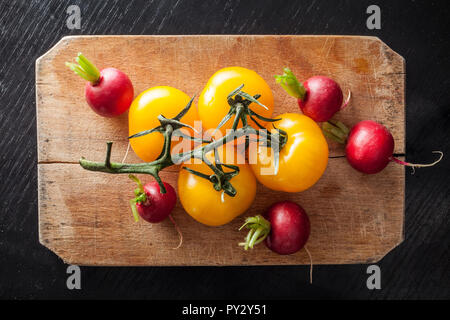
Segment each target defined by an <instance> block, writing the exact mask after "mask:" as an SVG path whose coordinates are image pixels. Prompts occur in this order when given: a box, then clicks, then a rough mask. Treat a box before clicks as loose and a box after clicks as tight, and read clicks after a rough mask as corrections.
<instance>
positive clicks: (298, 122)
mask: <svg viewBox="0 0 450 320" xmlns="http://www.w3.org/2000/svg"><path fill="white" fill-rule="evenodd" d="M241 84H245V86H244V89H243V90H244V91H245V92H246V93H248V94H251V95H256V94H259V95H261V96H260V98H259V99H258V101H260V102H261V103H262V104H263V105H265V106H266V107H267V109H265V108H263V107H261V106H260V105H257V104H255V103H252V104H251V105H250V107H251V109H252V110H253V111H255V112H256V113H258V114H260V115H261V116H263V117H265V118H270V117H271V116H272V113H273V109H274V98H273V94H272V91H271V90H270V87H269V85H268V84H267V83H266V82H265V81H264V79H263V78H262V77H261V76H260V75H258V74H257V73H256V72H254V71H252V70H249V69H246V68H242V67H230V68H224V69H221V70H219V71H217V72H216V73H215V74H214V75H212V77H211V78H210V79H209V81H208V82H207V84H206V86H205V88H204V89H203V91H202V93H201V95H200V97H199V99H198V111H197V108H196V106H195V105H193V106H192V107H191V109H190V110H189V112H187V114H186V115H185V116H184V117H183V118H182V122H183V123H186V124H188V125H190V126H194V121H195V120H200V121H201V123H202V126H203V129H205V130H208V129H209V130H214V129H215V128H217V126H218V124H219V123H220V122H221V120H222V119H223V117H224V116H225V115H226V114H227V113H228V111H229V109H230V106H229V104H228V102H227V96H228V94H229V93H230V92H231V91H233V90H234V89H236V88H237V87H238V86H239V85H241ZM189 100H190V97H189V96H188V95H187V94H185V93H184V92H182V91H180V90H178V89H175V88H172V87H154V88H150V89H148V90H146V91H144V92H142V93H141V94H140V95H139V96H138V97H137V98H136V99H135V100H134V101H133V103H132V105H131V107H130V110H129V134H130V135H133V134H136V133H138V132H141V131H144V130H149V129H152V128H154V127H156V126H158V125H159V121H158V119H157V117H158V115H160V114H162V115H163V116H164V117H166V118H171V117H174V116H175V115H177V114H178V113H179V112H180V111H181V110H182V109H183V108H184V107H185V106H186V105H187V103H188V102H189ZM277 118H281V120H280V121H277V122H276V128H277V129H281V130H283V131H285V132H286V134H287V141H286V143H285V145H284V146H283V147H282V148H281V150H280V151H279V164H278V170H277V171H276V170H275V164H274V163H275V161H274V155H273V150H272V149H271V148H270V147H268V146H263V145H259V144H257V143H252V144H251V145H250V148H249V149H250V150H252V151H251V152H248V156H247V157H245V155H242V154H239V152H238V151H237V150H236V149H237V148H236V145H235V144H234V143H228V144H226V145H225V146H223V147H221V148H219V158H220V160H221V162H222V163H225V164H229V165H236V166H238V167H239V174H237V175H236V176H234V177H233V178H232V179H231V181H230V182H231V184H232V185H233V187H234V188H235V189H236V195H235V196H234V197H231V196H228V195H224V192H223V191H216V190H215V189H214V187H213V184H212V183H211V182H210V181H209V180H206V179H204V178H202V177H199V176H198V175H195V174H193V173H192V172H191V171H188V170H185V169H183V168H180V173H179V177H178V196H179V198H180V202H181V204H182V205H183V207H184V209H185V210H186V212H187V213H188V214H189V215H191V216H192V217H193V218H194V219H195V220H197V221H199V222H201V223H203V224H206V225H209V226H220V225H223V224H226V223H228V222H230V221H231V220H233V219H234V218H236V217H237V216H239V215H240V214H242V213H243V212H245V211H246V210H247V209H248V208H249V207H250V206H251V204H252V202H253V200H254V198H255V195H256V180H258V181H259V182H260V183H262V184H263V185H264V186H266V187H268V188H270V189H273V190H279V191H285V192H300V191H304V190H306V189H308V188H310V187H311V186H312V185H314V184H315V183H316V182H317V181H318V180H319V178H320V177H321V176H322V174H323V173H324V171H325V169H326V166H327V163H328V144H327V142H326V140H325V137H324V136H323V134H322V131H321V129H320V127H319V126H318V125H317V124H316V123H315V122H314V121H313V120H312V119H310V118H308V117H307V116H304V115H301V114H297V113H286V114H282V115H280V116H277ZM248 124H249V125H252V126H253V127H254V128H255V129H259V128H258V127H257V126H256V124H254V123H253V122H252V121H251V120H248ZM261 124H262V125H264V126H266V127H267V129H270V128H272V124H270V123H267V124H266V123H264V122H261ZM231 125H232V120H231V121H228V122H227V123H226V124H225V125H224V126H222V127H221V129H220V130H221V132H222V134H223V135H225V134H226V130H227V129H230V128H231ZM130 141H131V147H132V148H133V150H134V152H135V153H136V154H137V155H138V156H139V157H140V158H141V159H142V160H144V161H146V162H150V161H153V160H155V159H156V158H157V157H158V156H159V154H160V153H161V150H162V148H163V144H164V140H163V136H162V135H161V134H160V133H159V132H154V133H151V134H148V135H145V136H141V137H138V138H133V139H131V140H130ZM175 145H176V143H173V144H172V148H173V147H174V146H175ZM230 153H233V154H234V156H231V157H227V156H226V155H227V154H230ZM207 158H208V159H210V161H211V162H214V154H213V152H210V153H208V154H207ZM183 167H187V168H188V169H192V170H195V171H197V172H201V173H203V174H205V175H208V176H209V175H212V174H213V172H212V170H211V169H210V168H209V167H208V166H207V165H206V164H205V163H195V162H194V163H187V164H185V165H183ZM227 170H229V169H227V168H225V167H224V171H225V172H226V171H227Z"/></svg>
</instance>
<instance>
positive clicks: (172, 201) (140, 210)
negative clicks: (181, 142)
mask: <svg viewBox="0 0 450 320" xmlns="http://www.w3.org/2000/svg"><path fill="white" fill-rule="evenodd" d="M129 177H130V179H131V180H133V181H135V182H136V183H137V184H138V188H137V189H135V190H134V194H135V196H136V197H135V198H134V199H131V200H130V205H131V211H132V212H133V216H134V219H135V221H139V216H140V217H141V218H142V219H144V220H145V221H147V222H150V223H159V222H161V221H163V220H165V219H166V218H167V217H169V218H170V220H171V221H172V223H173V224H174V226H175V228H176V229H177V232H178V234H179V235H180V243H179V245H178V247H180V246H181V243H182V240H183V236H182V234H181V231H180V230H179V228H178V226H177V224H176V223H175V221H174V220H173V218H172V216H171V214H170V213H171V212H172V210H173V208H175V205H176V203H177V195H176V193H175V190H174V188H173V187H172V186H171V185H170V184H168V183H166V182H162V184H163V185H164V188H165V191H166V192H164V193H162V192H161V189H160V185H159V184H158V182H156V181H152V182H149V183H147V184H146V185H144V186H143V185H142V183H141V181H140V180H139V179H138V178H137V177H136V176H134V175H129ZM178 247H177V248H178Z"/></svg>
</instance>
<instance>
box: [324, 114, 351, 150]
mask: <svg viewBox="0 0 450 320" xmlns="http://www.w3.org/2000/svg"><path fill="white" fill-rule="evenodd" d="M322 132H323V135H324V136H325V137H327V138H329V139H331V140H333V141H336V142H338V143H340V144H345V142H346V141H347V137H348V134H349V132H350V130H349V129H348V128H347V126H346V125H345V124H343V123H342V122H341V121H338V120H333V119H330V120H328V121H326V122H323V123H322Z"/></svg>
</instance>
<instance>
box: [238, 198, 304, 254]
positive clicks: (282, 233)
mask: <svg viewBox="0 0 450 320" xmlns="http://www.w3.org/2000/svg"><path fill="white" fill-rule="evenodd" d="M243 227H247V228H249V229H250V231H249V233H248V235H247V237H246V239H245V242H244V243H240V244H239V245H241V246H244V249H245V250H247V249H248V248H253V246H254V245H255V244H258V243H260V242H262V241H263V240H264V239H265V243H266V246H267V247H268V248H269V249H271V250H272V251H274V252H276V253H278V254H293V253H295V252H297V251H299V250H300V249H302V248H303V247H304V246H305V244H306V242H307V241H308V237H309V233H310V222H309V218H308V216H307V214H306V212H305V210H304V209H303V208H302V207H301V206H299V205H298V204H296V203H295V202H292V201H281V202H277V203H275V204H273V205H272V206H270V207H269V209H268V210H267V211H266V212H265V214H264V217H262V216H260V215H258V216H256V217H250V218H247V219H246V221H245V224H244V225H243V226H242V227H241V229H242V228H243Z"/></svg>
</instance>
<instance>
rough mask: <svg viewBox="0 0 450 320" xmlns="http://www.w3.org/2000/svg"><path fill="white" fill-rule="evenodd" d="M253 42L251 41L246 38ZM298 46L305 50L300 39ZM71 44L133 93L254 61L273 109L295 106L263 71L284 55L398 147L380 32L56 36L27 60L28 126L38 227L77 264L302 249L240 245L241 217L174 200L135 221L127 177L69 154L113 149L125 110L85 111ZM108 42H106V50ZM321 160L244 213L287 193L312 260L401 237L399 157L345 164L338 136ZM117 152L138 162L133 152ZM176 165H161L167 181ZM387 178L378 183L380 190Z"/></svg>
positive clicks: (346, 256) (224, 259)
mask: <svg viewBox="0 0 450 320" xmlns="http://www.w3.org/2000/svg"><path fill="white" fill-rule="evenodd" d="M255 48H258V49H257V50H255ZM305 48H307V50H306V49H305ZM78 51H81V52H83V53H84V54H85V55H86V56H87V57H89V58H90V59H91V60H92V61H93V62H95V63H96V64H97V66H98V67H99V68H103V67H106V66H113V67H119V68H120V69H122V70H123V71H124V72H126V73H127V74H128V75H129V76H130V78H131V80H132V82H133V84H134V86H135V94H138V93H139V92H141V91H142V90H144V89H146V88H148V87H151V86H155V85H171V86H174V87H177V88H179V89H181V90H183V91H185V92H186V93H188V94H189V95H193V94H196V93H199V92H200V91H201V89H202V88H203V86H204V84H205V83H206V82H207V80H208V78H209V77H210V76H211V75H212V74H213V73H214V72H215V71H216V70H217V69H219V68H222V67H226V66H231V65H240V66H244V67H248V68H250V69H254V70H255V71H257V72H258V73H259V74H260V75H262V76H263V77H264V78H265V79H266V81H267V82H268V83H269V85H270V86H271V88H272V90H273V92H274V97H275V114H280V113H284V112H288V111H290V112H297V110H298V107H297V105H296V102H295V100H294V99H292V98H290V97H288V96H287V95H286V94H285V93H284V92H283V91H282V89H281V88H280V87H279V86H278V85H276V84H275V81H274V80H273V75H274V74H277V73H280V72H281V69H282V67H284V66H289V67H290V68H291V69H292V70H293V71H294V72H295V73H296V74H297V75H298V76H299V78H300V79H301V80H305V79H306V78H308V77H310V76H312V75H315V74H323V75H328V76H331V77H333V78H334V79H336V80H337V81H338V82H339V83H340V84H341V85H342V88H343V90H344V91H346V90H351V91H352V94H353V98H352V101H351V104H350V106H349V107H347V108H346V109H345V110H343V111H342V112H341V113H340V114H339V115H338V117H337V118H338V119H340V120H342V121H344V122H345V123H347V124H348V125H352V124H354V123H356V122H357V121H359V120H363V119H374V120H377V121H380V122H382V123H383V124H385V125H386V126H387V127H388V128H389V129H390V130H391V131H392V133H393V135H394V137H395V142H396V146H395V153H400V154H402V153H404V148H405V146H404V134H405V132H404V125H405V124H404V76H405V71H404V60H403V58H402V57H401V56H399V55H398V54H396V53H395V52H394V51H392V50H391V49H390V48H388V47H387V46H386V45H385V44H384V43H382V42H381V41H380V40H379V39H377V38H373V37H343V36H122V37H120V36H105V37H98V36H94V37H87V36H83V37H66V38H64V39H62V40H61V41H60V42H59V43H58V44H57V45H56V46H55V47H54V48H52V50H50V51H49V52H48V53H46V54H45V55H44V56H42V57H41V58H39V59H38V60H37V62H36V98H37V105H36V106H37V128H38V180H39V230H40V232H39V235H40V241H41V243H42V244H44V245H45V246H47V247H48V248H50V249H51V250H52V251H54V252H55V253H57V254H58V255H59V256H60V257H61V258H63V259H64V261H66V262H68V263H76V264H82V265H255V264H269V265H273V264H307V263H309V260H308V258H307V256H306V254H305V253H304V252H303V251H302V252H300V253H298V254H296V255H292V256H287V257H286V256H279V255H276V254H274V253H272V252H270V251H269V250H267V249H266V248H264V247H263V246H261V247H260V248H257V249H255V250H253V251H251V252H243V250H241V249H240V248H239V247H237V243H238V242H239V241H241V239H242V238H243V236H244V234H243V233H239V232H238V231H237V227H238V226H239V225H240V224H241V223H242V220H243V218H238V219H236V220H235V221H233V222H232V223H230V224H228V225H226V226H224V227H220V228H210V227H205V226H203V225H201V224H199V223H197V222H195V221H193V220H192V219H191V218H190V217H189V216H188V215H187V214H186V213H185V212H184V211H183V209H182V208H181V207H180V205H178V206H177V208H176V210H175V213H174V217H175V219H177V221H178V222H179V224H180V226H181V228H182V230H183V234H184V236H185V240H184V244H183V247H182V248H180V249H178V250H172V249H171V248H172V247H173V246H175V245H176V243H177V235H176V233H175V231H174V229H173V227H172V226H171V224H170V222H164V223H162V224H160V225H149V224H146V223H143V222H140V223H137V224H136V223H134V221H133V219H132V216H131V214H130V212H129V208H128V199H129V197H130V194H131V191H130V192H123V191H122V190H132V188H133V186H132V184H131V183H130V182H129V181H128V179H126V178H125V177H123V176H122V177H119V176H115V175H114V176H113V175H105V174H100V173H92V172H87V171H84V170H82V169H81V168H80V167H79V165H78V164H77V160H78V159H79V158H80V156H85V157H87V158H88V159H93V160H100V159H103V157H104V152H105V141H107V140H113V141H115V145H114V147H113V155H112V160H113V161H120V160H121V159H122V157H123V155H124V153H125V149H126V144H127V142H126V136H127V117H126V115H124V116H121V117H119V118H117V119H104V118H100V117H98V116H96V115H95V114H94V113H93V112H92V111H91V110H90V109H89V107H88V106H87V104H86V103H85V101H84V98H83V87H84V83H83V81H81V80H80V79H78V78H77V76H75V75H74V74H71V73H70V72H69V71H68V70H66V69H65V67H64V62H65V61H69V60H71V59H72V58H73V57H74V56H75V55H76V53H77V52H78ZM111 52H114V54H111ZM330 156H331V159H330V162H329V166H328V168H327V171H326V173H325V175H324V177H323V178H322V179H321V180H320V181H319V183H318V184H317V185H316V186H314V188H312V189H310V190H308V191H306V192H303V193H299V194H285V193H279V192H272V191H270V190H268V189H266V188H264V187H262V186H259V189H258V196H257V199H256V201H255V203H254V204H253V206H252V207H251V209H250V210H249V211H248V212H247V213H246V214H245V215H244V216H246V215H253V214H256V213H261V211H262V210H264V208H266V207H267V206H268V205H269V204H270V203H272V202H274V201H276V200H282V199H291V200H294V201H297V202H299V203H301V204H302V206H304V207H305V209H306V210H307V212H308V213H309V215H310V217H311V222H312V234H311V238H310V241H309V242H308V248H309V250H310V251H311V253H312V255H313V259H314V263H315V264H342V263H367V262H373V261H378V260H379V259H381V258H382V257H383V256H384V255H385V254H386V253H387V252H389V251H390V250H391V249H392V248H394V247H395V246H397V245H398V244H399V243H400V242H401V241H402V240H403V212H404V168H403V167H401V166H395V165H390V166H388V168H387V169H386V170H385V171H383V172H382V173H381V174H378V175H373V176H366V175H362V174H360V173H357V172H356V171H354V170H353V169H351V168H350V167H349V166H348V164H347V163H346V160H345V158H343V148H342V147H341V146H338V145H336V144H331V143H330ZM127 161H128V162H138V161H139V160H138V159H137V157H136V156H135V155H134V154H130V156H129V157H128V158H127ZM176 170H177V168H170V169H167V170H166V171H165V172H164V174H163V177H164V178H165V179H166V180H167V181H169V182H171V183H173V184H176V174H177V173H176ZM383 188H384V189H386V190H387V189H389V190H390V191H391V192H389V193H384V192H383V193H381V192H380V190H383Z"/></svg>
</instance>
